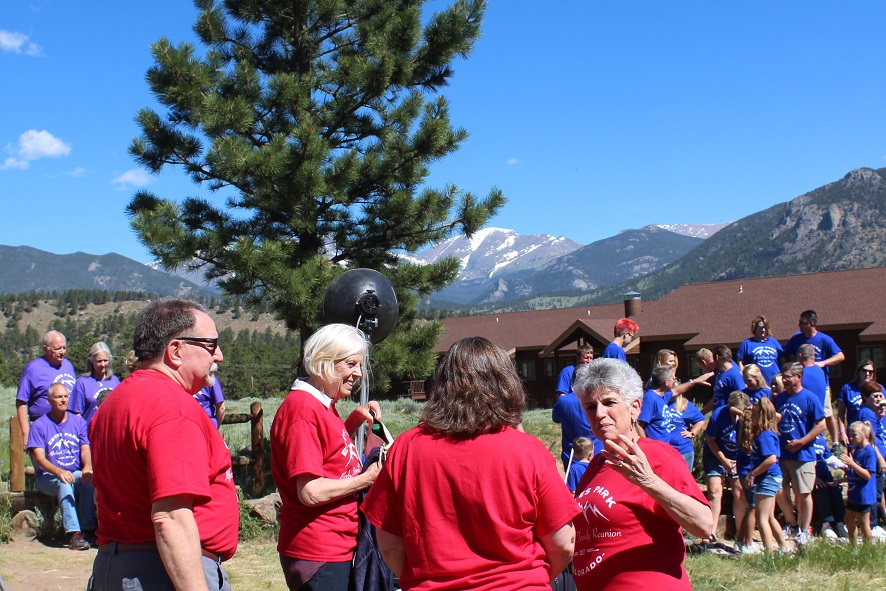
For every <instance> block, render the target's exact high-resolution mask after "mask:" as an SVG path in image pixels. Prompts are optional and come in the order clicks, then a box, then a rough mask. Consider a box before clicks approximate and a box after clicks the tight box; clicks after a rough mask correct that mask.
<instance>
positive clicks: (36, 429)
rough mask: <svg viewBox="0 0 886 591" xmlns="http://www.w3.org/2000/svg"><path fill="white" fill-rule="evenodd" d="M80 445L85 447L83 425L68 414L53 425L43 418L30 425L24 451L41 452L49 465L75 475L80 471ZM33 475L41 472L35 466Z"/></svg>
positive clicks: (81, 465) (82, 421) (42, 471)
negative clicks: (44, 454) (39, 450)
mask: <svg viewBox="0 0 886 591" xmlns="http://www.w3.org/2000/svg"><path fill="white" fill-rule="evenodd" d="M81 445H89V436H88V434H87V428H86V421H84V420H83V419H82V418H81V417H78V416H77V415H75V414H71V413H67V415H66V419H65V420H64V421H63V422H61V423H56V422H55V421H53V420H52V419H51V418H50V416H49V415H48V414H45V415H43V416H42V417H40V418H39V419H37V420H36V421H34V423H33V424H32V425H31V430H30V431H29V432H28V449H37V448H39V449H42V450H43V451H44V452H45V453H46V459H47V460H49V461H50V463H52V464H53V465H54V466H58V467H59V468H62V469H64V470H67V471H68V472H76V471H77V470H79V469H80V468H82V467H83V463H82V462H81V460H80V446H81ZM34 472H35V473H36V474H37V475H40V474H44V473H45V470H43V469H42V468H40V466H38V465H36V464H35V465H34Z"/></svg>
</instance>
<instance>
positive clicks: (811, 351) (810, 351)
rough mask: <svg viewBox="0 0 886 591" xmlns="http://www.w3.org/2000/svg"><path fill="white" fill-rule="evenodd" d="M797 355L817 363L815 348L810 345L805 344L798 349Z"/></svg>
mask: <svg viewBox="0 0 886 591" xmlns="http://www.w3.org/2000/svg"><path fill="white" fill-rule="evenodd" d="M797 355H802V356H803V358H804V359H811V360H813V361H815V347H813V346H812V345H810V344H809V343H804V344H802V345H800V346H799V347H798V348H797Z"/></svg>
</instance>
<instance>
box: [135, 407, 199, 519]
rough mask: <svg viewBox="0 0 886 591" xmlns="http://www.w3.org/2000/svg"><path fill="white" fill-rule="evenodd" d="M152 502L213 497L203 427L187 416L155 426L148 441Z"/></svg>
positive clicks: (195, 501) (148, 477) (146, 445)
mask: <svg viewBox="0 0 886 591" xmlns="http://www.w3.org/2000/svg"><path fill="white" fill-rule="evenodd" d="M145 447H146V452H147V454H146V455H147V458H146V464H147V471H148V474H147V479H148V490H149V493H150V495H149V496H150V499H151V502H152V503H153V502H155V501H157V500H158V499H163V498H166V497H171V496H175V495H183V494H189V495H194V504H195V505H199V504H203V503H205V502H207V501H209V500H210V492H209V480H210V479H209V477H208V472H209V465H210V463H209V450H208V445H207V441H206V434H205V432H204V430H203V427H202V426H201V425H199V424H197V423H196V422H194V421H193V420H192V419H190V418H187V417H178V418H174V419H171V420H169V421H165V422H162V423H160V424H157V425H154V426H153V427H152V428H151V429H150V431H149V432H148V438H147V441H146V443H145Z"/></svg>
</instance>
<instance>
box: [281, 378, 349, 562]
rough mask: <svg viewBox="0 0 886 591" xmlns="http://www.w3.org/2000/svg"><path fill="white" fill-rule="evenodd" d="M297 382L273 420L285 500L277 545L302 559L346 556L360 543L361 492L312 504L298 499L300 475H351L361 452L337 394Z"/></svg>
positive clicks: (332, 559) (342, 558) (338, 559)
mask: <svg viewBox="0 0 886 591" xmlns="http://www.w3.org/2000/svg"><path fill="white" fill-rule="evenodd" d="M293 388H294V389H293V390H292V391H290V392H289V395H288V396H287V397H286V400H284V401H283V404H281V405H280V409H279V410H278V411H277V415H276V416H275V417H274V424H273V425H272V426H271V471H272V472H273V474H274V484H276V485H277V490H278V491H279V493H280V498H281V499H282V501H283V506H282V507H280V512H279V513H278V515H277V520H278V521H279V522H280V534H279V536H278V539H277V551H278V552H280V553H281V554H284V555H286V556H289V557H291V558H300V559H302V560H312V561H316V562H346V561H348V560H351V558H352V557H353V554H354V549H355V548H356V547H357V495H356V494H353V495H348V496H347V497H344V498H342V499H338V500H337V501H332V502H330V503H326V504H324V505H320V506H318V507H308V506H306V505H304V504H303V503H302V502H301V501H300V500H299V499H298V489H297V487H296V484H295V478H296V476H298V475H300V474H311V475H314V476H319V477H321V478H332V479H335V480H342V479H345V478H351V477H353V476H357V475H359V474H360V472H361V469H362V467H361V465H360V457H359V456H358V455H357V448H356V447H354V443H353V441H351V436H350V435H348V431H347V429H345V424H344V422H342V420H341V417H340V416H339V414H338V411H337V410H336V409H335V404H333V403H332V399H330V398H329V397H328V396H326V395H324V394H323V393H321V392H320V391H318V390H316V389H315V388H313V387H312V386H310V385H309V384H307V383H305V382H299V381H297V382H296V383H295V384H293ZM296 388H297V389H296Z"/></svg>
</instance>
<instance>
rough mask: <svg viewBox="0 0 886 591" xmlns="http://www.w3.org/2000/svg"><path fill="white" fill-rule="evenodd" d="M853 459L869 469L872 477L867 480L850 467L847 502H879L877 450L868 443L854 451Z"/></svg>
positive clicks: (859, 503)
mask: <svg viewBox="0 0 886 591" xmlns="http://www.w3.org/2000/svg"><path fill="white" fill-rule="evenodd" d="M852 459H853V460H855V463H856V464H858V465H859V466H861V467H862V468H864V469H865V470H867V471H868V472H869V473H870V475H871V477H870V478H868V479H867V480H865V479H864V478H862V477H861V476H859V475H858V474H857V473H856V472H855V470H853V469H852V468H849V469H848V470H847V471H846V480H847V481H848V482H849V493H848V494H847V495H846V502H848V503H853V504H855V505H873V504H874V503H876V502H877V452H875V451H874V447H873V446H872V445H866V446H865V447H862V448H861V449H856V450H855V451H853V452H852Z"/></svg>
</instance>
